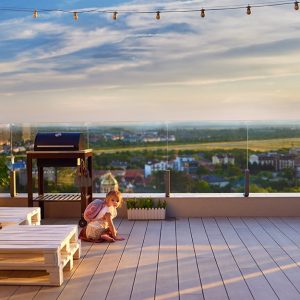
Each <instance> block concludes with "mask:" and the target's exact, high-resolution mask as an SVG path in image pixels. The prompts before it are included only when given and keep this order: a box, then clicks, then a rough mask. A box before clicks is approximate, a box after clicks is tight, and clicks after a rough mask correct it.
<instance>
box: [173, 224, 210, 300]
mask: <svg viewBox="0 0 300 300" xmlns="http://www.w3.org/2000/svg"><path fill="white" fill-rule="evenodd" d="M176 239H177V260H178V279H179V295H180V299H181V300H182V299H199V300H200V299H204V298H203V290H202V285H201V281H200V276H199V271H198V267H197V259H196V256H195V251H194V245H193V240H192V236H191V231H190V225H189V220H188V219H178V220H176Z"/></svg>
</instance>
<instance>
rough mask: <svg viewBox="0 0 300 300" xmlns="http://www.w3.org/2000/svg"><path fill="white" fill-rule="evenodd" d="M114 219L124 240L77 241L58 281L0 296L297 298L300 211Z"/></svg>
mask: <svg viewBox="0 0 300 300" xmlns="http://www.w3.org/2000/svg"><path fill="white" fill-rule="evenodd" d="M47 221H48V223H52V224H58V223H59V224H64V223H67V224H70V223H72V222H73V223H76V222H77V221H76V220H73V221H71V220H47ZM117 225H118V227H119V232H120V234H121V235H123V236H124V237H126V240H125V241H122V242H116V243H113V244H107V243H102V244H91V243H85V242H83V243H82V258H81V259H80V260H79V261H77V262H76V263H75V266H74V268H73V270H72V271H71V272H69V273H65V281H64V283H63V285H62V286H61V287H39V286H31V287H28V286H27V287H26V286H0V299H10V300H14V299H22V300H23V299H25V300H29V299H39V300H45V299H60V300H68V299H70V300H76V299H84V300H95V299H97V300H98V299H116V300H119V299H136V300H142V299H187V300H194V299H197V300H198V299H206V300H208V299H211V300H217V299H222V300H224V299H237V300H247V299H262V300H268V299H283V300H289V299H297V300H298V299H300V218H202V219H201V218H198V219H177V220H175V219H172V220H166V221H162V222H161V221H149V222H147V221H136V222H133V221H128V220H117Z"/></svg>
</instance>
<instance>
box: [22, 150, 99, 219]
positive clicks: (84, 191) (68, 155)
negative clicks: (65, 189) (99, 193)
mask: <svg viewBox="0 0 300 300" xmlns="http://www.w3.org/2000/svg"><path fill="white" fill-rule="evenodd" d="M92 155H93V150H92V149H85V150H78V151H28V152H27V178H28V206H30V207H31V206H33V202H38V203H39V206H40V208H41V215H42V218H44V203H45V202H56V201H57V202H65V201H67V202H71V201H78V202H81V220H83V218H82V216H83V213H84V210H85V208H86V206H87V204H88V203H89V202H91V201H92V193H93V192H92V184H90V185H89V186H81V187H80V193H78V194H45V193H44V174H43V167H44V166H43V163H44V162H45V164H46V165H47V166H50V165H51V160H53V163H54V166H55V165H56V163H57V162H59V163H64V162H66V165H67V166H71V165H72V161H76V160H79V165H82V164H83V163H84V165H86V166H87V172H88V174H89V177H90V178H93V167H92ZM33 160H37V161H40V162H42V163H41V164H40V165H39V164H38V196H37V197H35V198H34V197H33V187H32V164H33ZM86 161H87V163H86ZM69 162H71V164H70V165H68V163H69Z"/></svg>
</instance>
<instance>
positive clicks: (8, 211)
mask: <svg viewBox="0 0 300 300" xmlns="http://www.w3.org/2000/svg"><path fill="white" fill-rule="evenodd" d="M0 223H1V224H2V226H4V228H5V226H8V225H31V224H33V225H40V223H41V210H40V208H39V207H0Z"/></svg>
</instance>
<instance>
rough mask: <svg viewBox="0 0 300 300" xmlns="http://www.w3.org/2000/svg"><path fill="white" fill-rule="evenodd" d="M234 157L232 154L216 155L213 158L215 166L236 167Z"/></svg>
mask: <svg viewBox="0 0 300 300" xmlns="http://www.w3.org/2000/svg"><path fill="white" fill-rule="evenodd" d="M234 163H235V161H234V157H233V156H232V155H231V154H216V155H214V156H213V157H212V164H213V165H234Z"/></svg>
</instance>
